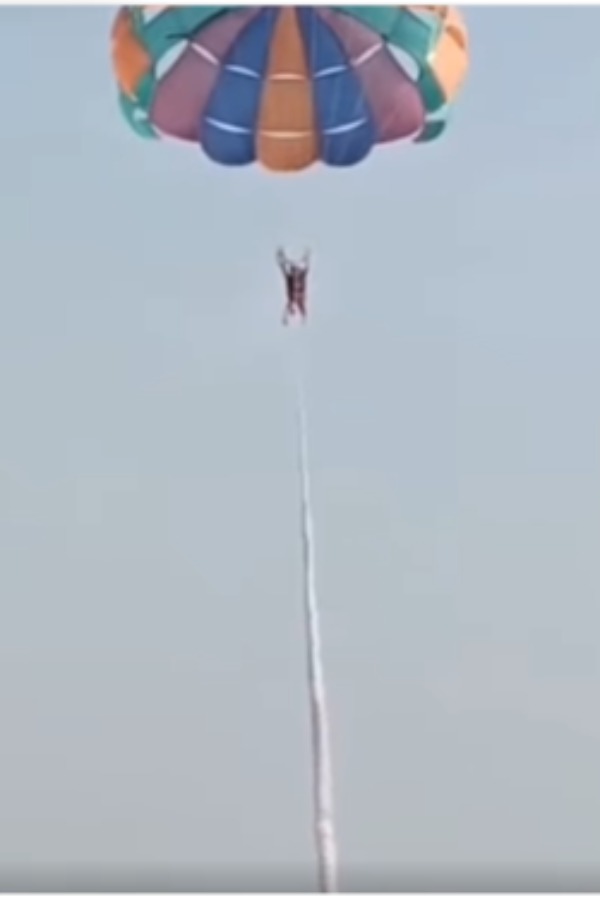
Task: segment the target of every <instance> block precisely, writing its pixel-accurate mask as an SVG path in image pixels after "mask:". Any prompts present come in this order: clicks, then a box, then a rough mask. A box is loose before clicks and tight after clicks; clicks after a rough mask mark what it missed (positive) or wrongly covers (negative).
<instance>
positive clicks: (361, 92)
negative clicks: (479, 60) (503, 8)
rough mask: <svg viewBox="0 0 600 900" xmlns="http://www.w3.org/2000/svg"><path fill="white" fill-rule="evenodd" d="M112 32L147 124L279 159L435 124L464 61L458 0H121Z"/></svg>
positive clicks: (222, 149) (232, 157) (268, 160)
mask: <svg viewBox="0 0 600 900" xmlns="http://www.w3.org/2000/svg"><path fill="white" fill-rule="evenodd" d="M112 42H113V49H112V56H113V64H114V70H115V75H116V80H117V83H118V86H119V92H120V102H121V108H122V111H123V113H124V115H125V117H126V119H127V120H128V122H129V124H130V125H131V126H132V128H133V129H134V130H135V131H136V132H137V133H138V134H139V135H141V136H143V137H149V138H154V137H161V136H163V137H164V136H168V137H173V138H179V139H180V140H184V141H191V142H194V143H197V144H200V146H201V147H202V149H203V150H204V152H205V153H206V154H207V155H208V156H209V157H210V158H211V159H212V160H214V161H215V162H217V163H221V164H223V165H228V166H241V165H247V164H249V163H252V162H255V161H258V162H260V163H261V164H262V165H263V166H265V167H266V168H268V169H271V170H274V171H278V172H294V171H299V170H301V169H305V168H307V167H308V166H310V165H311V164H312V163H314V162H316V161H318V160H320V161H321V162H323V163H325V164H326V165H330V166H351V165H355V164H356V163H359V162H361V160H363V159H364V158H365V157H366V156H367V154H368V153H369V152H370V150H371V149H372V148H373V146H374V145H376V144H380V143H385V142H390V141H398V140H402V139H412V140H414V141H417V142H424V141H431V140H433V139H434V138H437V137H438V136H439V135H440V134H441V132H442V131H443V130H444V127H445V123H446V118H447V114H448V109H449V106H450V104H451V103H452V101H453V100H454V99H455V97H456V95H457V93H458V91H459V89H460V87H461V85H462V83H463V80H464V77H465V75H466V71H467V67H468V39H467V32H466V28H465V25H464V23H463V21H462V18H461V16H460V14H459V13H458V12H457V11H456V10H455V9H454V8H452V7H449V6H403V7H399V6H323V7H307V6H287V7H286V6H283V7H282V6H253V7H239V6H237V7H235V6H234V7H231V6H229V7H227V6H140V7H122V8H121V10H120V11H119V13H118V14H117V18H116V21H115V24H114V27H113V34H112Z"/></svg>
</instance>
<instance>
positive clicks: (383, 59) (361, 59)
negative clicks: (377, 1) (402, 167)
mask: <svg viewBox="0 0 600 900" xmlns="http://www.w3.org/2000/svg"><path fill="white" fill-rule="evenodd" d="M318 15H319V16H321V18H322V19H323V21H325V22H326V23H327V24H328V25H329V27H330V28H331V29H332V31H333V32H334V34H335V35H336V36H337V38H338V40H339V41H340V43H341V44H342V46H343V47H344V50H345V51H346V53H347V55H348V58H349V59H350V60H351V61H352V65H353V68H354V71H355V72H356V74H357V76H358V78H359V80H360V82H361V85H362V88H363V90H364V92H365V97H366V98H367V102H368V103H369V106H370V107H371V112H372V115H373V119H374V121H375V123H376V125H377V128H378V131H379V141H380V143H384V142H387V141H396V140H400V139H401V138H407V137H411V136H412V135H415V134H418V133H419V132H420V131H421V129H422V128H423V124H424V122H425V109H424V106H423V101H422V99H421V95H420V93H419V90H418V88H417V86H416V85H415V84H414V82H413V81H412V80H411V79H410V78H409V76H408V75H407V74H406V73H405V72H404V71H403V69H402V68H401V66H400V64H399V63H398V62H397V61H396V60H395V59H394V57H393V56H392V54H391V52H390V51H389V49H388V48H387V46H386V44H385V41H384V39H383V38H381V37H380V36H379V35H378V34H377V33H376V32H375V31H372V30H371V29H370V28H367V26H366V25H363V24H362V22H358V21H357V20H356V19H353V18H351V16H349V15H347V14H345V13H340V12H336V11H335V10H334V9H332V8H330V7H326V6H325V7H320V8H319V10H318Z"/></svg>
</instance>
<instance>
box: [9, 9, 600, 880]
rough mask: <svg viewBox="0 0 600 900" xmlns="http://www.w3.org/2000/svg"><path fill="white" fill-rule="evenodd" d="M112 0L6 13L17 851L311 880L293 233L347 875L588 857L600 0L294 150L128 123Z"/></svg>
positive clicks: (218, 874) (151, 872) (555, 15)
mask: <svg viewBox="0 0 600 900" xmlns="http://www.w3.org/2000/svg"><path fill="white" fill-rule="evenodd" d="M112 15H113V10H111V9H109V8H96V9H66V8H65V9H45V10H43V9H36V10H33V9H26V8H24V9H17V8H14V9H2V10H1V11H0V33H1V34H2V54H1V56H0V72H1V77H0V109H1V110H2V143H1V145H0V146H1V151H0V152H1V157H2V166H1V168H0V246H1V248H2V253H1V258H2V270H1V309H2V322H1V327H0V414H1V423H2V424H1V433H2V439H1V442H0V473H1V478H0V492H1V493H0V558H1V565H0V708H1V710H2V730H1V738H0V886H3V887H5V886H7V885H8V886H17V885H20V886H22V885H26V886H31V884H32V883H33V882H35V879H36V878H37V879H39V881H38V884H43V885H45V886H49V884H50V881H49V879H50V878H52V879H54V880H53V881H52V883H53V884H54V885H58V886H59V887H62V886H65V884H76V885H77V886H83V887H86V886H87V887H89V886H94V884H96V885H98V884H103V885H105V886H106V885H109V886H115V885H116V886H117V887H123V886H125V887H127V886H129V887H138V888H141V889H144V888H145V887H146V888H147V887H149V886H152V885H153V884H154V885H156V884H158V883H159V882H157V881H156V880H153V879H156V878H158V877H160V878H161V879H162V880H161V881H160V884H162V885H163V886H167V887H174V886H188V887H196V888H202V887H226V888H227V887H229V888H232V889H235V888H236V887H243V886H245V887H252V888H258V889H260V888H265V887H270V886H271V887H275V888H286V887H288V888H294V887H300V888H311V887H312V886H313V885H314V872H313V848H312V840H311V833H310V780H309V775H310V769H309V736H308V721H307V710H306V704H305V684H304V658H303V644H302V618H301V602H300V567H299V562H300V560H299V543H298V515H297V483H296V477H295V443H294V442H295V435H294V418H293V393H292V389H291V386H290V372H291V366H290V363H289V359H290V349H291V348H290V334H289V333H286V332H284V331H283V330H282V329H281V327H280V314H281V304H282V289H281V285H280V282H279V277H278V274H277V271H276V269H275V267H274V263H273V251H274V249H275V247H276V246H277V244H278V243H280V242H281V243H285V244H288V245H290V246H291V248H293V249H302V247H303V246H304V244H305V243H309V244H310V246H311V247H312V248H313V250H314V253H315V269H314V280H313V284H312V296H311V301H312V304H313V313H314V314H313V316H312V321H311V327H310V334H309V337H308V344H309V348H308V349H309V357H310V360H309V378H308V381H309V384H308V394H309V406H310V425H311V444H312V470H313V478H314V497H315V512H316V519H317V531H318V556H319V559H318V563H319V587H320V596H321V602H322V606H323V627H324V631H325V651H326V663H327V671H328V676H329V683H330V691H331V702H332V710H333V717H334V739H335V747H334V750H335V763H336V782H337V800H338V819H339V832H340V845H341V846H340V852H341V862H342V872H343V883H344V886H346V887H348V888H357V887H358V888H366V889H376V888H378V887H379V888H384V887H387V888H402V887H411V886H422V885H424V884H429V885H433V886H437V887H440V886H447V887H451V886H458V887H461V886H462V887H464V886H468V885H476V886H483V887H494V886H500V885H504V886H506V885H508V886H514V885H516V886H518V887H528V886H529V887H531V886H534V887H535V886H537V887H541V888H543V887H547V886H548V885H552V884H554V885H555V886H556V885H557V884H566V885H567V886H569V887H574V886H577V885H578V884H584V883H587V884H593V885H594V886H595V887H596V888H598V887H599V886H600V857H599V854H598V834H599V827H600V762H599V760H600V752H599V751H600V713H599V708H600V706H599V694H600V653H599V649H600V611H599V604H598V597H599V591H600V562H599V559H600V557H599V552H598V548H599V546H600V429H599V423H600V395H599V391H598V386H599V385H600V353H599V346H600V303H599V294H598V266H599V264H600V249H599V242H598V241H599V238H598V236H599V233H600V216H599V209H600V177H599V173H600V56H599V55H598V29H599V27H600V10H598V9H587V10H585V9H567V8H564V9H552V10H550V9H525V8H524V9H483V8H482V9H468V10H467V11H466V16H467V20H468V24H469V26H470V30H471V40H472V72H471V76H470V80H469V83H468V86H467V88H466V90H465V92H464V95H463V97H462V100H461V102H460V103H459V105H458V107H457V110H456V114H455V117H454V121H453V127H452V128H451V130H450V131H449V132H448V135H447V138H446V139H445V140H443V141H440V142H439V143H438V144H436V145H432V146H431V147H427V148H426V147H416V148H415V147H411V146H408V147H399V146H396V147H394V148H387V149H385V150H381V151H379V152H376V153H375V154H374V155H373V156H372V157H371V158H370V159H369V160H368V161H367V162H366V163H365V164H364V165H362V166H360V167H359V168H357V169H355V170H354V171H352V172H342V173H340V172H333V171H331V170H315V171H314V172H311V173H310V174H307V175H305V176H303V177H299V178H297V179H292V180H289V179H280V178H277V177H275V176H269V175H266V174H264V173H261V172H260V171H259V170H258V169H256V168H253V169H250V170H244V171H236V172H232V171H228V170H225V169H220V168H218V167H216V166H214V165H211V164H210V163H209V162H208V161H206V160H205V159H204V158H203V157H202V156H201V155H200V154H199V152H198V151H197V150H194V149H191V148H185V147H182V146H180V145H168V144H167V143H164V144H163V145H160V144H154V145H153V144H146V143H144V142H143V141H140V140H139V139H137V138H136V137H135V136H134V135H133V134H132V133H130V132H129V130H128V128H127V126H126V125H125V123H124V122H123V121H122V119H121V118H120V113H119V111H118V108H117V104H116V97H115V91H114V86H113V82H112V78H111V74H110V70H109V28H110V22H111V19H112ZM26 875H28V878H26ZM101 877H102V880H100V879H101ZM559 879H560V881H559Z"/></svg>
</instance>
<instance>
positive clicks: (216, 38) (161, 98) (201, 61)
mask: <svg viewBox="0 0 600 900" xmlns="http://www.w3.org/2000/svg"><path fill="white" fill-rule="evenodd" d="M257 15H258V11H257V10H256V8H254V9H245V10H235V11H232V12H228V13H226V14H225V15H223V16H220V17H219V18H218V19H217V20H216V21H215V22H214V23H213V24H209V25H207V26H205V27H203V28H201V29H199V30H198V32H197V33H196V35H195V36H194V39H193V41H191V42H190V46H189V48H188V49H187V50H186V51H185V52H184V53H183V55H182V56H181V58H180V59H179V60H178V61H177V62H176V63H175V65H174V66H173V68H172V69H171V70H170V71H169V72H168V73H167V74H166V75H165V77H164V78H162V79H161V81H160V83H159V85H158V87H157V90H156V95H155V97H154V102H153V104H152V109H151V112H150V118H151V121H152V122H153V123H154V125H156V127H157V128H159V129H160V131H162V132H164V133H165V134H169V135H171V136H172V137H176V138H180V139H181V140H184V141H193V142H194V143H197V142H198V123H199V121H200V119H201V117H202V113H203V110H204V109H205V107H206V104H207V103H208V101H209V99H210V95H211V93H212V91H213V88H214V86H215V84H216V82H217V79H218V77H219V73H220V70H221V64H222V61H223V59H224V57H225V56H226V55H227V53H228V51H229V49H230V48H231V46H232V45H233V44H234V43H235V41H236V40H237V39H238V37H239V36H240V34H241V33H242V31H243V30H244V29H245V28H246V26H247V25H249V23H250V22H251V21H252V19H253V18H254V17H255V16H257Z"/></svg>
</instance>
